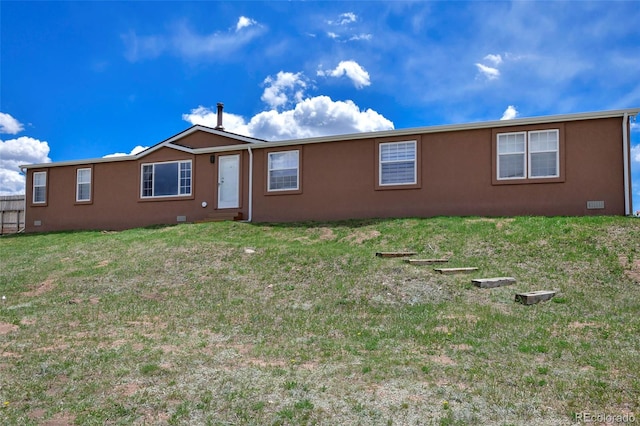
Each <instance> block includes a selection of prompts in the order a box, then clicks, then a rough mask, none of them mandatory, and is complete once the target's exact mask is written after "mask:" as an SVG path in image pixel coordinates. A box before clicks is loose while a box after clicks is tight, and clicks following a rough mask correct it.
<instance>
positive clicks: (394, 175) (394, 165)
mask: <svg viewBox="0 0 640 426" xmlns="http://www.w3.org/2000/svg"><path fill="white" fill-rule="evenodd" d="M379 146H380V153H379V154H380V157H379V158H380V161H379V167H380V169H379V180H380V185H381V186H382V185H414V184H416V183H417V182H418V179H417V174H416V171H417V167H416V158H417V156H416V141H411V142H387V143H381V144H380V145H379Z"/></svg>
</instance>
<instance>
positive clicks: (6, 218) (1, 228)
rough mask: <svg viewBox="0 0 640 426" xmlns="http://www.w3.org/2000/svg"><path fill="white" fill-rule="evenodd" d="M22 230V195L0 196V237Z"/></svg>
mask: <svg viewBox="0 0 640 426" xmlns="http://www.w3.org/2000/svg"><path fill="white" fill-rule="evenodd" d="M22 229H24V195H0V235H4V234H13V233H16V232H19V231H20V230H22Z"/></svg>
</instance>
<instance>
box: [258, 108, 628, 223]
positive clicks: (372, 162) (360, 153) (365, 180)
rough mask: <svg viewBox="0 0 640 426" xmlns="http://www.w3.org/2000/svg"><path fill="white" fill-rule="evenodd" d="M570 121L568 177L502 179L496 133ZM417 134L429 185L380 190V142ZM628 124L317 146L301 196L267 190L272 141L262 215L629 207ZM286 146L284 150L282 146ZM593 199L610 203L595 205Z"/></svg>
mask: <svg viewBox="0 0 640 426" xmlns="http://www.w3.org/2000/svg"><path fill="white" fill-rule="evenodd" d="M541 129H560V139H561V146H560V149H561V156H560V172H561V173H560V174H561V177H560V178H558V179H540V180H537V181H535V180H528V181H526V182H522V181H521V182H517V183H512V182H501V183H496V182H494V181H495V176H496V170H495V161H494V155H495V148H494V147H495V144H496V138H495V135H496V133H506V132H512V131H528V130H541ZM400 140H402V141H405V140H407V141H408V140H416V141H417V142H418V144H419V145H420V148H419V156H420V161H419V163H420V164H421V176H420V177H419V185H418V186H417V187H412V188H410V189H376V183H377V179H376V170H377V167H378V164H377V160H376V151H377V148H376V146H377V145H376V144H377V143H378V142H390V141H400ZM621 141H622V127H621V122H620V120H619V119H617V118H611V119H600V120H584V121H573V122H567V123H553V124H545V125H529V126H518V127H513V128H509V127H503V128H500V129H493V130H492V129H475V130H465V131H452V132H443V133H424V134H415V135H411V136H402V137H399V138H398V137H396V138H389V139H380V140H376V139H364V140H352V141H342V142H332V143H319V144H307V145H303V146H301V147H300V149H301V156H302V158H301V181H302V182H301V185H302V188H301V191H300V193H299V194H287V193H284V192H283V193H281V194H278V195H271V194H267V192H266V185H267V183H266V182H267V171H266V169H265V164H266V159H265V156H266V153H267V152H268V151H269V150H268V148H265V149H263V150H260V151H259V152H257V153H256V168H255V171H254V173H255V183H254V184H255V188H256V192H257V193H258V194H260V196H258V197H256V199H255V200H254V213H253V217H254V220H255V221H258V222H271V221H273V222H279V221H299V220H339V219H350V218H372V217H431V216H439V215H451V216H466V215H480V216H513V215H548V216H553V215H574V216H575V215H590V214H606V215H623V214H624V191H623V155H622V142H621ZM279 149H282V148H279ZM587 201H604V208H603V209H595V210H593V209H587Z"/></svg>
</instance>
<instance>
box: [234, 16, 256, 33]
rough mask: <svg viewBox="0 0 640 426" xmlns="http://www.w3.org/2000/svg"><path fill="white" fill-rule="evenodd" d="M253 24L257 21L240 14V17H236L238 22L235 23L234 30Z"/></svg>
mask: <svg viewBox="0 0 640 426" xmlns="http://www.w3.org/2000/svg"><path fill="white" fill-rule="evenodd" d="M255 24H257V22H256V21H254V20H253V19H251V18H247V17H246V16H241V17H240V18H238V23H237V24H236V31H240V30H241V29H243V28H246V27H250V26H252V25H255Z"/></svg>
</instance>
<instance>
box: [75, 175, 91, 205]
mask: <svg viewBox="0 0 640 426" xmlns="http://www.w3.org/2000/svg"><path fill="white" fill-rule="evenodd" d="M76 201H78V202H80V201H91V169H90V168H86V169H78V170H77V172H76Z"/></svg>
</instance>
